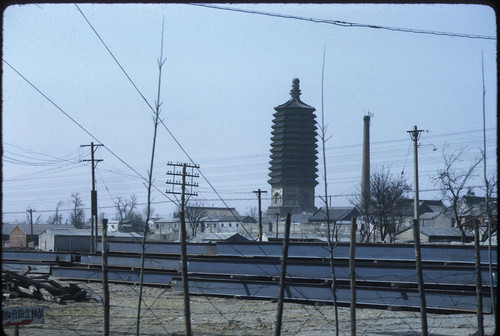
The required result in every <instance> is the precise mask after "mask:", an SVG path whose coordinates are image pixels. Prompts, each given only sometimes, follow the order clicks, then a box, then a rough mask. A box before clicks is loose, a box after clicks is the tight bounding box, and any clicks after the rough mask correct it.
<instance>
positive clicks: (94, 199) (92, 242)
mask: <svg viewBox="0 0 500 336" xmlns="http://www.w3.org/2000/svg"><path fill="white" fill-rule="evenodd" d="M88 146H90V160H88V159H87V160H83V161H90V162H91V163H92V190H91V194H90V202H91V206H90V208H91V214H90V216H91V224H90V225H91V226H90V252H94V251H96V250H97V237H98V234H97V226H98V223H97V191H96V190H95V167H96V166H97V163H99V162H101V161H102V160H101V159H95V158H94V153H95V151H96V149H97V148H96V147H99V146H103V145H102V144H96V145H95V144H94V143H93V142H91V143H90V145H81V146H80V147H88ZM94 229H95V240H94Z"/></svg>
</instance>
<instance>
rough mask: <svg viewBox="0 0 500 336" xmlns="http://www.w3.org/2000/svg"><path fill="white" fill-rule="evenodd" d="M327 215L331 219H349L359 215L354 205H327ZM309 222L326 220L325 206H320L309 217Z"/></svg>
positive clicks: (336, 220) (335, 220)
mask: <svg viewBox="0 0 500 336" xmlns="http://www.w3.org/2000/svg"><path fill="white" fill-rule="evenodd" d="M328 216H329V217H330V220H331V221H334V222H340V221H350V220H351V219H352V217H357V216H359V211H358V209H357V208H356V207H354V206H352V207H331V208H330V207H329V208H328ZM309 222H326V208H325V207H321V208H319V209H318V210H316V212H315V213H314V214H313V215H312V216H311V217H310V218H309Z"/></svg>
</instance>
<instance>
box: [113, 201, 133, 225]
mask: <svg viewBox="0 0 500 336" xmlns="http://www.w3.org/2000/svg"><path fill="white" fill-rule="evenodd" d="M115 205H116V215H117V218H118V219H119V220H120V221H126V220H128V219H130V217H131V216H132V214H133V213H134V210H135V208H136V207H137V197H136V196H135V195H130V199H124V198H122V197H121V196H118V197H117V198H116V202H115Z"/></svg>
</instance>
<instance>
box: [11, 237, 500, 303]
mask: <svg viewBox="0 0 500 336" xmlns="http://www.w3.org/2000/svg"><path fill="white" fill-rule="evenodd" d="M113 243H114V244H111V245H110V246H109V248H110V252H109V256H108V278H109V281H111V282H118V283H129V284H130V283H132V284H134V283H138V282H139V275H140V253H138V252H121V251H120V250H123V249H129V248H130V246H131V245H130V243H129V242H127V243H123V244H122V243H119V242H118V243H117V242H113ZM115 243H117V244H115ZM137 245H138V244H135V245H134V247H133V248H130V250H132V251H134V249H137ZM190 245H191V248H189V245H188V271H189V287H190V293H191V294H194V295H213V296H228V297H241V298H250V299H264V300H269V299H271V300H272V299H275V298H276V297H277V293H278V283H279V281H278V278H279V275H280V267H281V264H280V263H281V261H280V257H279V256H278V255H277V252H276V251H274V250H275V249H276V246H277V244H274V245H269V246H266V245H265V244H255V245H260V246H253V245H251V244H246V245H245V247H241V246H240V245H238V246H231V244H226V243H223V244H217V245H216V246H214V244H211V245H208V244H204V245H199V246H197V245H196V244H190ZM372 245H373V244H372ZM149 246H150V248H149V249H148V253H147V254H146V256H145V260H144V261H145V268H144V284H146V285H154V286H171V287H172V289H173V290H180V289H181V285H180V283H181V280H180V257H179V254H178V253H174V251H175V247H177V248H178V245H177V246H175V245H173V244H169V246H168V247H165V246H162V245H161V244H153V245H149ZM313 246H314V245H313ZM337 247H338V246H337ZM314 248H316V249H318V248H322V247H321V246H319V245H316V246H314ZM377 248H378V249H374V246H367V247H366V249H365V250H364V251H363V250H361V253H360V256H361V257H357V258H356V291H357V300H356V304H357V305H359V306H366V307H379V308H389V309H397V310H418V309H419V307H420V306H419V304H420V303H419V296H418V288H417V279H416V271H415V263H414V260H411V259H410V258H406V255H407V251H406V250H405V249H404V248H399V249H392V251H390V252H391V253H389V252H388V251H386V250H382V249H381V246H380V245H379V246H377ZM235 249H237V250H238V254H236V253H233V254H232V255H231V254H230V253H229V251H230V250H233V251H234V250H235ZM342 249H343V247H342V246H340V248H338V249H337V252H338V253H337V254H336V255H338V257H336V258H335V261H334V266H335V272H336V280H337V281H336V288H337V292H336V294H337V298H338V304H339V305H348V304H350V285H349V265H348V259H347V256H346V255H345V253H343V250H342ZM389 249H390V248H389ZM259 251H260V254H259V253H257V252H259ZM273 251H274V252H273ZM291 251H292V253H291V256H290V257H289V260H288V264H287V281H286V282H287V284H286V290H285V299H286V300H288V301H298V302H306V303H320V304H328V303H332V300H333V299H332V297H331V296H332V295H331V289H330V287H331V269H330V263H329V260H328V259H327V258H325V257H323V256H319V257H313V256H312V255H310V254H311V246H301V245H296V246H295V250H294V249H293V248H292V249H291ZM304 251H307V253H305V252H304ZM394 251H400V252H401V253H399V254H394ZM428 251H430V250H428ZM433 251H441V252H442V250H439V249H435V250H433ZM165 252H166V253H165ZM219 252H220V254H219ZM268 252H269V253H268ZM316 252H317V251H316ZM316 252H314V253H316ZM304 254H309V255H304ZM438 255H440V256H441V258H438V257H437V256H434V255H433V254H432V253H430V252H428V253H427V257H426V258H425V259H424V262H423V274H424V287H425V290H426V301H427V306H428V309H429V310H430V311H436V312H475V311H476V305H477V301H476V294H475V271H474V263H473V262H471V260H469V259H470V250H469V249H464V250H460V249H458V248H455V247H454V248H453V250H452V253H451V254H450V253H447V254H444V256H445V257H447V258H444V257H443V254H442V253H438ZM495 255H496V250H495ZM450 256H454V257H455V258H454V259H451V260H450V258H448V257H450ZM363 257H364V258H363ZM101 258H102V257H101V254H100V253H94V254H92V253H82V254H76V253H64V252H21V251H15V252H13V253H10V252H9V251H3V253H2V259H3V266H2V267H3V268H4V269H7V268H6V267H9V268H10V270H12V269H15V268H16V267H17V268H18V269H22V268H23V266H24V267H25V266H26V265H30V266H32V267H33V265H35V266H38V267H39V270H40V272H50V274H51V275H52V276H54V277H56V278H64V279H73V280H82V281H100V280H101V279H102V269H101ZM445 259H446V260H445ZM47 268H48V269H47ZM481 275H482V281H483V288H482V293H483V311H484V312H485V313H491V311H492V306H493V304H496V300H495V302H492V298H491V297H490V285H491V284H490V276H489V268H488V265H487V264H485V263H483V264H482V267H481ZM493 275H494V276H493V288H494V292H495V297H496V294H497V264H496V262H495V263H494V265H493Z"/></svg>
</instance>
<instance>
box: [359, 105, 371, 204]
mask: <svg viewBox="0 0 500 336" xmlns="http://www.w3.org/2000/svg"><path fill="white" fill-rule="evenodd" d="M371 117H372V114H371V113H368V115H365V116H364V117H363V125H364V126H363V161H362V164H361V209H362V210H363V211H365V212H367V211H368V206H369V204H370V203H369V200H370V118H371Z"/></svg>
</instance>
